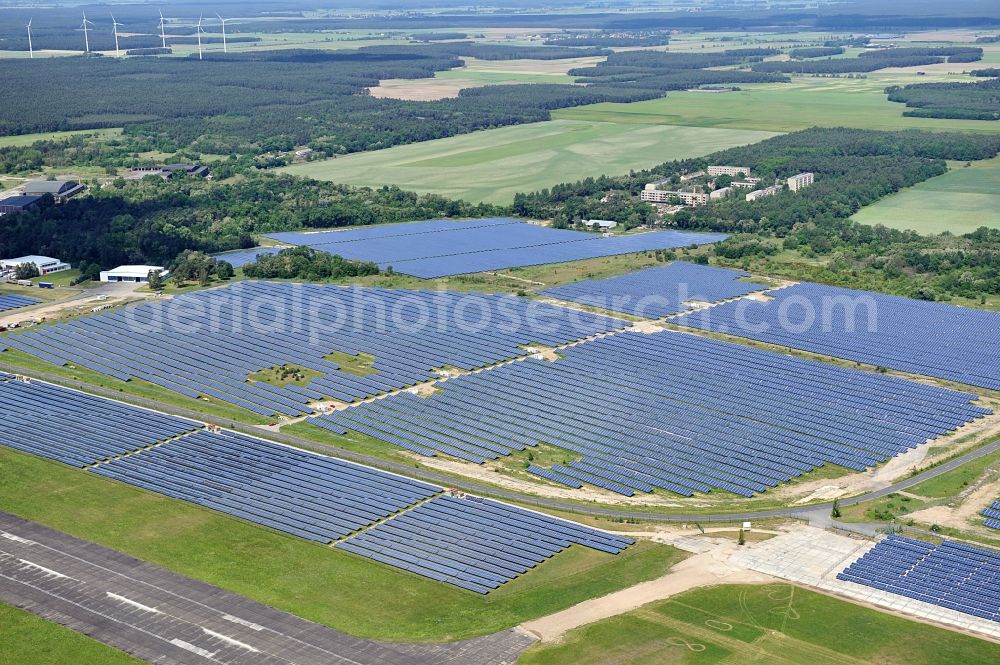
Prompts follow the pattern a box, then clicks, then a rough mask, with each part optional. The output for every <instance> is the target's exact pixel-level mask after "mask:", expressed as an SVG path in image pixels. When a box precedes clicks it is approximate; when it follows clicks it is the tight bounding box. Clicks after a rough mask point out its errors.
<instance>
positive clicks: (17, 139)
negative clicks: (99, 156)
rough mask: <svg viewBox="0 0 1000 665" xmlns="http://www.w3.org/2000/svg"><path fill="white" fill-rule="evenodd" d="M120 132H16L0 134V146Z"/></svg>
mask: <svg viewBox="0 0 1000 665" xmlns="http://www.w3.org/2000/svg"><path fill="white" fill-rule="evenodd" d="M121 133H122V130H121V129H120V128H117V129H76V130H70V131H65V132H41V133H39V134H18V135H17V136H0V148H7V147H10V146H25V145H31V144H32V143H34V142H35V141H58V140H61V139H68V138H71V137H73V136H92V137H95V138H111V137H114V136H118V135H120V134H121Z"/></svg>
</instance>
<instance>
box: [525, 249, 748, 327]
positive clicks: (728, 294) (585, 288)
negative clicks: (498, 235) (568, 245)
mask: <svg viewBox="0 0 1000 665" xmlns="http://www.w3.org/2000/svg"><path fill="white" fill-rule="evenodd" d="M749 276H750V273H748V272H744V271H742V270H727V269H725V268H713V267H710V266H702V265H698V264H695V263H685V262H683V261H675V262H674V263H671V264H670V265H668V266H663V267H655V268H646V269H645V270H637V271H636V272H632V273H627V274H625V275H621V276H619V277H611V278H609V279H599V280H595V279H586V280H581V281H579V282H573V283H572V284H566V285H564V286H557V287H555V288H551V289H546V290H544V291H542V295H545V296H549V297H550V298H555V299H557V300H565V301H568V302H574V303H577V304H580V305H589V306H591V307H597V308H600V309H606V310H609V311H612V312H621V313H623V314H631V315H632V316H638V317H641V318H651V319H662V318H664V317H666V316H670V315H672V314H679V313H681V312H684V311H687V310H688V309H689V308H690V307H691V304H692V303H717V302H722V301H724V300H730V299H732V298H737V297H739V296H745V295H747V294H749V293H754V292H755V291H763V290H765V289H767V288H768V286H767V285H766V284H759V283H756V282H751V281H739V280H740V279H741V278H745V277H749ZM692 289H694V291H692Z"/></svg>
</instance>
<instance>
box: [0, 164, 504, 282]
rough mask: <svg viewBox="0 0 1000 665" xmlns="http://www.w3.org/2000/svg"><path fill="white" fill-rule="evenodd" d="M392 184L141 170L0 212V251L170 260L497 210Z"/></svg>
mask: <svg viewBox="0 0 1000 665" xmlns="http://www.w3.org/2000/svg"><path fill="white" fill-rule="evenodd" d="M499 212H502V211H501V210H499V209H497V208H494V207H492V206H488V205H470V204H467V203H464V202H460V201H452V200H448V199H444V198H442V197H439V196H435V195H417V194H414V193H412V192H404V191H401V190H399V189H398V188H394V187H388V188H382V189H378V190H372V189H366V188H361V189H359V188H352V187H347V186H343V185H336V184H333V183H327V182H317V181H310V180H302V179H300V178H294V177H291V176H279V175H273V174H270V173H261V172H250V173H248V174H247V175H246V176H244V177H243V178H241V179H240V180H239V181H237V182H233V183H231V184H229V183H225V184H223V183H214V182H211V181H207V180H205V179H204V178H197V177H191V178H185V177H174V178H172V179H171V180H169V181H164V180H162V179H161V178H159V177H157V176H147V177H146V178H144V179H142V180H140V181H126V180H124V179H121V178H119V179H116V180H115V181H114V182H113V184H111V185H109V186H107V187H101V186H100V185H93V186H92V187H91V189H90V192H89V195H88V196H85V197H79V198H75V199H73V200H71V201H69V202H68V203H66V204H63V205H58V206H56V205H51V204H49V205H44V206H42V207H41V208H36V209H32V210H31V211H29V212H25V213H21V214H16V215H3V216H2V217H0V255H3V256H22V255H26V254H39V253H40V254H45V255H49V256H58V257H60V258H62V259H63V260H65V261H69V262H71V263H73V264H74V265H76V264H80V263H95V264H97V265H99V266H100V267H102V268H108V267H114V266H116V265H121V264H129V263H137V264H155V265H170V264H171V262H172V260H173V259H174V257H176V256H177V255H178V254H180V253H181V252H182V251H184V250H197V251H201V252H207V253H212V252H219V251H224V250H229V249H242V248H248V247H253V246H254V244H255V239H254V237H253V236H254V234H260V233H269V232H276V231H289V230H296V229H308V228H330V227H337V226H348V225H362V224H384V223H390V222H404V221H411V220H415V219H433V218H437V217H477V216H489V215H494V214H498V213H499Z"/></svg>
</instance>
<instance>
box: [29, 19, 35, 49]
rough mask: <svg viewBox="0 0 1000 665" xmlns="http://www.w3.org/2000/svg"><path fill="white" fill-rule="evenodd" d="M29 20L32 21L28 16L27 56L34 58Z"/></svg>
mask: <svg viewBox="0 0 1000 665" xmlns="http://www.w3.org/2000/svg"><path fill="white" fill-rule="evenodd" d="M31 21H32V19H30V18H29V19H28V57H29V58H34V57H35V49H34V48H32V46H31Z"/></svg>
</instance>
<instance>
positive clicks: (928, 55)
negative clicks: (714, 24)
mask: <svg viewBox="0 0 1000 665" xmlns="http://www.w3.org/2000/svg"><path fill="white" fill-rule="evenodd" d="M982 57H983V49H981V48H977V47H974V46H933V47H912V48H910V47H901V48H891V49H878V50H874V51H864V52H862V53H859V54H858V56H857V57H856V58H829V59H820V60H785V61H769V62H758V63H755V64H754V65H752V66H751V69H753V70H754V71H755V72H785V73H788V74H849V73H864V72H874V71H877V70H879V69H886V68H888V67H918V66H922V65H933V64H937V63H940V62H945V61H947V62H976V61H978V60H981V59H982Z"/></svg>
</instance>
